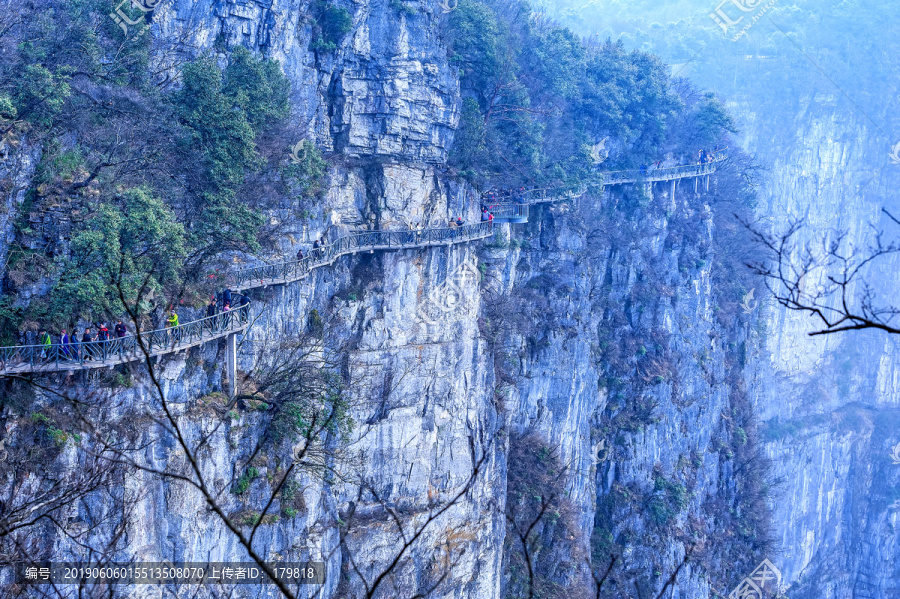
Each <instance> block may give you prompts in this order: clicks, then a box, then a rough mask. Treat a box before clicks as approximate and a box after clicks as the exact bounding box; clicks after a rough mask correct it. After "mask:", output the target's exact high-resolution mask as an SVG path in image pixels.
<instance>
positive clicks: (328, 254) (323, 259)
mask: <svg viewBox="0 0 900 599" xmlns="http://www.w3.org/2000/svg"><path fill="white" fill-rule="evenodd" d="M493 234H494V232H493V228H492V227H491V225H490V224H489V223H486V222H485V223H477V224H474V225H463V226H462V227H449V228H443V229H421V230H418V231H369V232H365V233H354V234H353V235H347V236H345V237H341V238H339V239H338V240H336V241H335V242H334V243H330V244H327V245H325V246H324V247H321V248H318V249H313V250H310V255H309V256H305V257H304V258H303V260H288V261H286V262H276V263H273V264H263V265H260V266H254V267H251V268H244V269H241V270H236V271H233V272H231V273H229V275H228V282H229V284H230V285H231V286H232V287H234V288H235V289H239V290H242V289H252V288H255V287H268V286H270V285H284V284H285V283H292V282H294V281H298V280H300V279H302V278H304V277H305V276H306V275H308V274H309V273H310V271H311V270H313V269H314V268H319V267H320V266H327V265H329V264H332V263H334V261H335V260H337V259H338V258H340V257H341V256H346V255H347V254H356V253H359V252H372V251H375V250H404V249H416V248H426V247H433V246H440V245H453V244H456V243H466V242H469V241H476V240H479V239H485V238H487V237H490V236H491V235H493Z"/></svg>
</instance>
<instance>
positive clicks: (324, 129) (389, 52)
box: [153, 0, 459, 163]
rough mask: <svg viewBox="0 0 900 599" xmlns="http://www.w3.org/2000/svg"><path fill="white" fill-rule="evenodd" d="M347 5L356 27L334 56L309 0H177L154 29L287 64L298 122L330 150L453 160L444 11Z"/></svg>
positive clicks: (454, 111) (452, 88)
mask: <svg viewBox="0 0 900 599" xmlns="http://www.w3.org/2000/svg"><path fill="white" fill-rule="evenodd" d="M266 4H268V5H266ZM403 7H407V8H408V10H404V9H403ZM345 8H347V9H348V10H349V11H350V13H351V15H352V17H353V26H352V29H351V30H350V32H349V33H348V34H347V35H346V37H345V38H344V39H343V42H342V43H341V44H340V45H339V47H338V48H337V50H336V51H335V52H318V53H316V52H311V51H310V49H309V48H310V43H311V42H312V41H313V39H312V38H313V35H314V30H313V27H314V22H313V21H314V19H313V17H311V16H310V15H311V11H310V4H309V3H305V2H301V1H300V0H274V1H273V2H269V3H257V2H251V1H243V0H228V1H227V2H215V1H213V0H199V1H197V2H191V3H183V2H178V3H175V4H174V5H172V6H161V7H160V8H158V9H157V10H156V11H155V12H154V13H153V14H154V25H153V32H154V34H155V35H158V36H160V37H162V38H166V39H168V40H175V39H183V40H184V41H185V42H186V43H187V44H188V45H193V46H195V47H197V48H200V49H210V48H213V47H215V46H216V44H217V43H218V44H223V43H224V44H227V45H229V46H231V45H235V44H238V45H245V46H248V47H252V48H256V49H258V50H259V51H262V52H265V53H266V54H267V55H268V56H270V57H271V58H274V59H276V60H278V61H279V62H280V63H281V64H282V66H283V68H284V72H285V74H286V75H287V76H288V77H289V78H290V80H291V81H292V82H293V83H294V85H293V90H292V91H293V93H292V98H291V99H292V103H293V106H294V109H295V111H296V114H295V117H293V118H295V119H296V122H297V123H298V124H299V125H300V126H301V127H302V128H303V129H305V130H306V131H307V134H308V135H309V136H310V137H314V138H315V139H316V141H317V143H318V144H319V145H320V146H321V147H322V149H323V150H336V151H339V152H341V153H342V154H343V155H345V156H347V157H360V156H366V157H372V156H378V157H383V158H391V159H395V160H402V161H410V162H422V163H442V162H444V160H445V159H446V155H447V151H448V150H449V146H450V143H451V142H452V139H453V130H454V129H455V128H456V124H457V121H458V119H459V97H458V96H459V83H458V81H457V79H456V77H455V76H454V73H453V71H452V70H451V68H450V66H449V65H448V63H447V56H446V48H445V47H444V46H443V45H442V44H441V42H440V39H439V32H440V30H441V28H440V26H439V25H440V19H441V18H442V12H441V10H440V6H439V5H438V4H437V3H434V4H433V5H422V6H415V7H414V6H413V5H411V4H409V5H407V4H403V3H398V2H394V3H391V2H389V1H388V0H384V1H381V0H375V1H372V2H369V1H366V2H358V3H347V4H346V6H345ZM220 47H221V46H220Z"/></svg>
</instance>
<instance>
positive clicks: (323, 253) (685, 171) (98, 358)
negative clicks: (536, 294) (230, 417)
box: [0, 153, 726, 392]
mask: <svg viewBox="0 0 900 599" xmlns="http://www.w3.org/2000/svg"><path fill="white" fill-rule="evenodd" d="M725 158H726V156H725V155H724V154H723V153H720V154H719V155H718V156H717V158H716V159H715V160H713V161H711V162H707V163H705V164H692V165H686V166H675V167H668V168H662V169H652V170H631V171H610V172H606V173H603V175H604V180H603V185H624V184H633V183H654V182H663V181H669V182H672V183H673V185H674V182H675V181H677V180H679V179H685V178H694V179H695V190H696V179H698V178H700V177H705V176H708V175H710V174H712V173H714V172H715V171H716V169H717V167H718V165H719V164H720V163H721V162H722V161H723V160H725ZM707 181H708V180H707ZM586 191H587V188H583V189H580V190H576V191H572V190H569V189H565V188H560V187H554V188H541V189H530V190H527V191H525V192H524V193H522V194H521V198H520V201H518V202H515V203H511V202H507V203H495V204H492V205H491V210H492V212H493V214H494V221H495V222H508V223H525V222H528V213H529V206H532V205H535V204H542V203H551V202H560V201H565V200H573V199H577V198H578V197H580V196H582V195H584V193H585V192H586ZM491 235H493V227H492V225H491V223H488V222H479V223H476V224H470V225H463V226H462V227H448V228H433V229H422V230H413V231H368V232H363V233H354V234H352V235H347V236H344V237H341V238H339V239H337V240H335V241H334V242H333V243H331V244H327V245H324V246H323V247H321V248H317V249H314V250H311V251H310V254H311V255H309V256H306V257H304V258H303V260H287V261H282V262H276V263H271V264H262V265H259V266H253V267H250V268H244V269H240V270H236V271H233V272H230V273H228V282H229V285H230V286H231V287H232V288H234V289H237V290H248V289H253V288H259V287H268V286H271V285H284V284H286V283H292V282H294V281H298V280H300V279H302V278H304V277H306V276H307V275H308V274H309V273H310V272H311V271H312V270H314V269H316V268H319V267H322V266H327V265H330V264H333V263H334V261H335V260H337V259H338V258H340V257H341V256H346V255H348V254H355V253H360V252H373V251H376V250H378V251H384V250H402V249H416V248H426V247H434V246H442V245H453V244H457V243H467V242H470V241H477V240H480V239H486V238H488V237H490V236H491ZM249 324H250V305H249V304H247V305H245V306H241V307H239V308H237V307H236V308H235V309H234V310H231V311H229V312H223V313H220V314H217V315H215V316H210V317H207V318H202V319H200V320H195V321H192V322H188V323H185V324H183V325H180V326H177V327H173V328H167V329H160V330H155V331H148V332H144V333H141V334H140V341H141V342H142V344H143V346H144V348H145V349H146V351H147V353H148V354H149V355H150V356H162V355H167V354H173V353H177V352H180V351H184V350H186V349H188V348H191V347H194V346H196V345H200V344H203V343H207V342H209V341H215V340H217V339H222V338H226V339H227V340H228V352H227V353H228V355H227V358H228V368H229V380H230V381H231V382H232V392H233V388H234V384H233V383H234V369H235V360H236V356H235V338H236V335H237V334H238V333H242V332H243V331H244V330H245V329H246V328H247V326H249ZM144 357H145V354H144V351H142V350H141V343H138V338H137V337H135V336H133V335H128V336H126V337H122V338H117V339H110V340H108V341H92V342H90V343H71V344H69V345H66V346H63V345H59V344H53V345H49V346H42V345H20V346H11V347H0V376H10V375H21V374H27V373H53V372H71V371H76V370H89V369H94V368H111V367H113V366H116V365H118V364H124V363H127V362H133V361H136V360H140V359H142V358H144Z"/></svg>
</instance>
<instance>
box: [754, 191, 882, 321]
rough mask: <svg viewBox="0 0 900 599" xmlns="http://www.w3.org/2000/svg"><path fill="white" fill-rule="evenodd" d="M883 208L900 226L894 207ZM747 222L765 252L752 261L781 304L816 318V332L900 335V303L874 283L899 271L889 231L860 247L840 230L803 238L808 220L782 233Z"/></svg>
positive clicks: (771, 292)
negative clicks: (888, 274) (892, 262)
mask: <svg viewBox="0 0 900 599" xmlns="http://www.w3.org/2000/svg"><path fill="white" fill-rule="evenodd" d="M882 212H883V214H884V215H885V216H886V218H887V219H888V221H889V224H890V225H892V226H898V225H900V220H897V219H896V218H895V217H894V216H893V215H892V214H891V213H890V212H888V211H887V210H885V209H882ZM744 225H745V226H746V227H747V229H748V230H749V231H750V232H751V234H752V236H753V240H754V241H755V242H756V243H757V245H758V246H759V247H760V248H761V249H762V250H763V251H764V253H765V256H764V258H763V259H762V260H756V261H751V262H748V263H747V266H748V267H749V268H750V270H751V271H752V272H754V273H756V274H758V275H759V276H761V277H762V278H763V280H764V281H765V284H766V288H767V289H768V291H769V293H770V294H771V296H772V297H773V298H774V299H775V301H776V302H777V303H778V304H779V305H781V306H783V307H784V308H787V309H788V310H792V311H795V312H801V313H805V314H808V315H809V316H811V317H812V318H813V321H814V322H815V323H816V325H815V326H814V330H812V331H811V332H810V333H809V335H810V336H818V335H832V334H835V333H841V332H847V331H859V330H864V329H874V330H879V331H883V332H885V333H889V334H893V335H896V334H900V323H898V321H897V317H898V315H900V306H898V305H896V304H895V303H893V302H892V301H890V299H888V298H885V297H884V296H883V294H882V293H880V292H879V290H878V286H877V285H874V284H873V283H872V280H873V279H876V278H880V277H884V276H887V273H891V272H893V266H892V265H891V259H892V257H893V256H895V255H896V254H898V253H900V243H897V242H896V241H890V240H888V239H887V238H886V235H885V231H884V230H881V229H876V230H875V233H874V235H872V237H871V241H870V242H869V243H868V244H867V245H866V246H864V247H856V246H854V245H853V244H852V243H851V242H850V241H849V239H848V237H847V234H846V233H845V232H842V231H836V230H830V231H827V232H826V233H825V234H824V235H816V237H817V239H815V240H813V241H802V239H801V238H802V237H808V236H809V235H808V231H806V230H805V222H804V220H802V219H800V220H795V221H794V222H792V223H790V224H789V225H788V227H787V228H786V229H785V230H783V231H781V232H779V233H770V232H768V231H767V230H766V229H764V228H763V227H761V226H759V225H757V224H754V223H751V222H749V221H744Z"/></svg>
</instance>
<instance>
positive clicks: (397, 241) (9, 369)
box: [0, 223, 493, 379]
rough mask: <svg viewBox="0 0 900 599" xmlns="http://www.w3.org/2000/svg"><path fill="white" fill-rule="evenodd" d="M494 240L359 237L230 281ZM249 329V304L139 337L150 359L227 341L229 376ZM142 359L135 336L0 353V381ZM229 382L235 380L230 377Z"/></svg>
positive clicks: (267, 279) (295, 276)
mask: <svg viewBox="0 0 900 599" xmlns="http://www.w3.org/2000/svg"><path fill="white" fill-rule="evenodd" d="M492 234H493V227H492V226H491V225H490V223H478V224H474V225H463V226H462V227H450V228H440V229H423V230H420V231H371V232H366V233H356V234H353V235H347V236H345V237H341V238H339V239H337V240H336V241H335V242H334V243H331V244H328V245H325V246H324V247H321V248H318V249H317V250H313V251H312V254H313V255H311V256H308V257H306V258H304V259H303V260H292V261H288V262H279V263H276V264H265V265H262V266H256V267H253V268H246V269H242V270H238V271H235V272H233V273H230V274H229V278H230V282H232V284H233V286H234V287H235V288H237V289H242V290H246V289H252V288H256V287H266V286H269V285H283V284H285V283H291V282H293V281H297V280H299V279H302V278H303V277H305V276H306V275H308V274H309V273H310V271H312V270H313V269H315V268H318V267H320V266H326V265H329V264H332V263H333V262H334V261H335V260H337V259H338V258H339V257H341V256H345V255H347V254H355V253H359V252H370V251H375V250H400V249H413V248H424V247H430V246H438V245H452V244H456V243H465V242H468V241H474V240H478V239H485V238H487V237H490V236H491V235H492ZM249 324H250V304H247V305H245V306H241V307H236V308H234V309H233V310H230V311H228V312H222V313H220V314H216V315H215V316H209V317H206V318H201V319H200V320H194V321H191V322H186V323H184V324H182V325H179V326H177V327H171V328H166V329H159V330H154V331H147V332H145V333H141V334H140V338H141V340H142V341H143V342H144V347H146V348H147V351H148V353H149V354H150V355H151V356H161V355H166V354H172V353H176V352H180V351H183V350H185V349H188V348H190V347H193V346H195V345H200V344H202V343H206V342H208V341H215V340H217V339H221V338H223V337H225V338H227V340H228V351H227V357H228V361H229V371H233V368H232V367H231V365H232V364H233V361H234V359H235V356H234V351H235V347H234V345H235V335H236V334H237V333H242V332H243V331H244V329H246V328H247V326H248V325H249ZM144 355H145V354H144V352H142V351H141V349H140V345H139V344H138V339H137V337H135V336H133V335H128V336H126V337H120V338H117V339H110V340H108V341H92V342H90V343H71V344H69V345H66V346H63V345H60V344H53V345H50V346H46V345H17V346H11V347H0V376H4V375H15V374H26V373H51V372H68V371H75V370H88V369H92V368H110V367H112V366H116V365H117V364H124V363H126V362H134V361H136V360H140V359H142V358H143V357H144ZM229 379H232V377H231V376H230V375H229Z"/></svg>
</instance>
